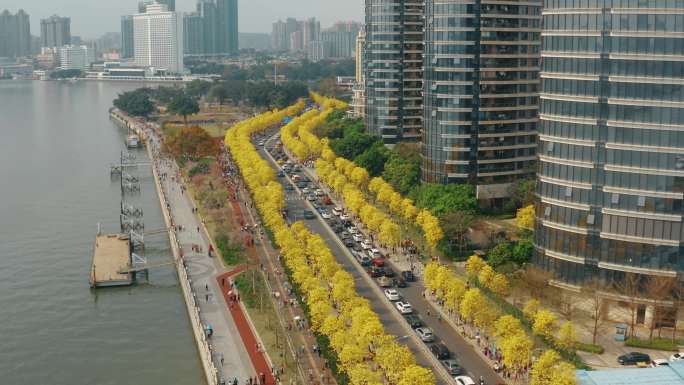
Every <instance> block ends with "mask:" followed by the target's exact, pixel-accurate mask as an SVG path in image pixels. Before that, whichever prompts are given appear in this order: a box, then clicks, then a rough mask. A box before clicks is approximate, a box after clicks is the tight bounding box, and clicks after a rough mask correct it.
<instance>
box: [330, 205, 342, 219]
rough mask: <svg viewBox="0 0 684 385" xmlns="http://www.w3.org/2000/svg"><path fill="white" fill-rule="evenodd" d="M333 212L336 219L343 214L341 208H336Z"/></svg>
mask: <svg viewBox="0 0 684 385" xmlns="http://www.w3.org/2000/svg"><path fill="white" fill-rule="evenodd" d="M332 212H333V215H335V216H336V217H339V216H340V215H341V214H342V209H341V208H339V207H335V208H334V209H333V210H332Z"/></svg>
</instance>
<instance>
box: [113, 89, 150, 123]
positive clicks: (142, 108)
mask: <svg viewBox="0 0 684 385" xmlns="http://www.w3.org/2000/svg"><path fill="white" fill-rule="evenodd" d="M114 107H116V108H118V109H120V110H122V111H124V112H126V113H127V114H129V115H132V116H147V115H149V114H150V113H152V112H153V111H154V104H153V103H152V100H150V95H149V90H146V89H143V88H141V89H137V90H135V91H129V92H124V93H122V94H119V96H118V97H117V98H116V99H114Z"/></svg>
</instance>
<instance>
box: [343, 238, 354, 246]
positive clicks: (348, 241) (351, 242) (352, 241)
mask: <svg viewBox="0 0 684 385" xmlns="http://www.w3.org/2000/svg"><path fill="white" fill-rule="evenodd" d="M355 244H356V243H355V242H354V240H353V239H351V238H347V239H345V240H344V245H345V246H347V247H352V246H354V245H355Z"/></svg>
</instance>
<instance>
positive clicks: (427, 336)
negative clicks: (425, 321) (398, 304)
mask: <svg viewBox="0 0 684 385" xmlns="http://www.w3.org/2000/svg"><path fill="white" fill-rule="evenodd" d="M416 334H418V338H420V340H421V341H423V342H432V341H434V340H435V335H434V334H432V329H430V328H417V329H416Z"/></svg>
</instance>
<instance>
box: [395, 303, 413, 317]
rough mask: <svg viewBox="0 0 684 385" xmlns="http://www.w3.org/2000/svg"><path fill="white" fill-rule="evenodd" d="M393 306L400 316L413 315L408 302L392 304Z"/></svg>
mask: <svg viewBox="0 0 684 385" xmlns="http://www.w3.org/2000/svg"><path fill="white" fill-rule="evenodd" d="M394 306H396V307H397V310H399V313H401V314H411V313H413V308H412V307H411V304H410V303H408V302H401V301H399V302H397V303H396V304H394Z"/></svg>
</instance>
